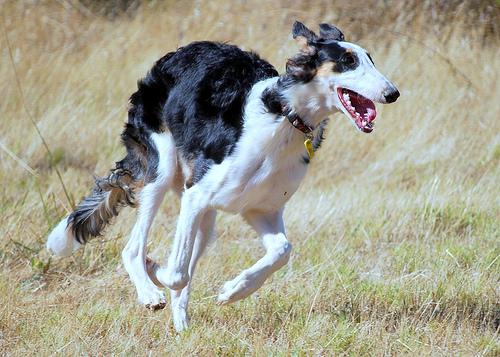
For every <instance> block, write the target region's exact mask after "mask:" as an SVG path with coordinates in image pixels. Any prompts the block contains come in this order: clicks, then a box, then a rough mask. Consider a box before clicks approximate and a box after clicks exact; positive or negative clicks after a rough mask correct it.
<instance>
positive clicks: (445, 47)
mask: <svg viewBox="0 0 500 357" xmlns="http://www.w3.org/2000/svg"><path fill="white" fill-rule="evenodd" d="M450 4H451V5H450ZM474 4H475V5H476V6H475V7H474V6H473V5H474ZM495 4H496V3H495V2H491V1H481V2H475V3H474V2H451V3H447V2H431V1H424V2H410V3H404V2H392V1H391V2H380V3H379V2H375V1H373V2H368V3H366V2H348V1H339V2H335V4H332V2H330V1H308V2H295V1H276V2H266V1H248V2H247V1H238V2H233V1H225V0H222V1H216V2H202V1H187V2H174V1H167V2H148V3H143V4H142V5H140V6H138V7H135V8H134V9H132V10H130V11H129V12H126V13H124V14H121V15H120V16H116V17H114V18H112V19H110V18H109V17H106V16H104V15H96V13H95V12H93V11H94V9H93V8H89V7H86V6H84V5H82V3H80V2H75V1H54V2H49V1H36V2H29V1H24V2H19V1H17V2H11V1H7V2H3V3H1V11H2V21H3V23H2V32H4V34H5V36H7V38H8V40H9V42H10V50H11V53H12V59H11V57H10V56H9V46H7V42H6V37H5V36H3V35H2V36H1V40H0V43H1V45H0V51H1V58H0V63H1V66H0V78H1V86H0V98H2V99H1V100H0V113H1V114H0V116H1V119H0V168H1V170H0V180H1V183H2V184H1V185H0V212H1V221H0V236H2V240H1V242H0V269H1V270H0V271H1V275H0V297H1V306H0V353H2V354H9V355H21V354H23V355H24V354H26V353H28V352H31V353H33V352H35V351H36V352H37V353H38V354H43V355H47V354H51V353H60V354H64V355H66V354H80V353H85V354H109V353H125V354H132V353H139V354H147V353H149V352H152V353H154V354H164V353H176V354H208V355H215V354H217V355H218V354H226V355H234V354H243V353H248V354H257V355H267V354H285V355H286V354H289V353H299V354H300V353H303V354H306V355H309V354H318V355H331V354H335V353H337V354H340V353H350V354H354V355H359V354H375V355H378V354H384V353H386V354H393V355H399V354H403V353H407V354H416V353H424V354H443V355H455V354H463V355H475V354H479V355H481V354H483V355H495V354H498V353H500V344H499V337H498V328H499V327H498V326H499V322H500V304H499V295H500V291H499V285H498V277H499V276H500V259H499V258H498V257H499V255H500V244H499V237H500V227H499V218H500V210H499V207H500V188H499V185H498V180H499V174H500V171H499V170H500V169H499V167H500V165H499V161H500V134H499V131H498V129H497V126H498V123H497V122H498V118H499V114H500V104H499V101H498V95H499V93H500V91H499V89H500V88H499V86H500V84H499V83H500V82H499V81H498V73H499V70H500V62H499V60H498V58H500V49H499V48H500V47H499V46H498V44H499V42H500V41H499V31H498V22H497V20H498V13H499V9H498V5H495ZM295 19H300V20H302V21H304V22H305V23H306V24H308V25H311V26H314V25H315V24H317V23H319V22H332V23H335V24H336V25H338V26H339V27H340V28H342V29H343V30H344V33H345V34H346V37H347V38H348V39H349V40H352V41H356V42H358V43H360V44H361V45H362V46H364V47H365V48H367V49H369V50H370V52H371V53H372V57H373V58H374V60H375V63H376V65H377V67H378V68H379V69H380V71H381V72H382V73H384V74H386V75H387V76H388V77H389V78H391V79H392V80H393V81H394V82H395V83H396V84H397V85H398V87H399V88H400V90H401V92H402V96H401V98H400V100H398V102H397V103H396V104H394V105H390V106H387V107H385V106H384V107H382V106H379V107H378V110H379V112H380V114H379V118H378V119H377V127H376V131H375V132H374V133H373V134H371V135H363V134H360V133H358V132H356V131H355V130H354V129H353V128H352V126H351V125H349V123H348V120H346V119H345V118H343V117H342V116H340V115H337V116H335V117H333V118H332V120H331V122H330V125H329V128H328V133H327V140H326V142H325V145H324V146H323V148H322V149H321V151H319V152H318V154H317V157H315V159H314V161H313V163H312V165H311V167H310V172H309V175H308V178H307V179H306V181H305V182H304V183H303V185H302V187H301V189H300V190H299V192H298V193H297V194H296V195H295V196H294V198H293V199H292V201H291V202H290V204H289V205H288V208H287V211H286V216H287V222H288V234H289V237H290V239H291V241H292V242H293V243H294V253H293V258H292V262H291V263H290V264H289V265H288V266H287V267H286V268H284V269H283V270H281V271H280V272H279V273H278V274H277V275H276V276H275V278H274V279H273V280H272V282H270V283H268V284H266V285H265V286H264V287H263V288H262V289H261V290H260V292H259V294H257V295H254V296H252V297H251V298H249V299H247V300H245V301H242V302H240V303H237V304H235V305H233V306H230V307H225V308H222V309H221V308H218V307H216V306H215V305H214V303H213V296H212V295H214V294H216V293H217V290H218V287H219V286H221V284H222V283H223V282H224V281H225V280H227V279H229V278H231V277H233V276H234V275H235V274H236V273H237V272H238V271H239V270H240V269H241V267H242V266H247V265H250V264H251V262H253V261H255V260H256V259H258V258H259V257H260V256H261V254H262V251H260V248H259V246H260V245H259V242H258V241H257V239H256V237H255V236H254V234H253V233H252V232H251V231H250V229H249V228H248V227H247V226H245V225H244V224H243V222H242V221H241V220H240V219H239V218H237V217H234V216H229V215H221V217H219V219H218V227H219V228H218V235H219V237H220V238H219V241H218V242H217V243H216V244H215V247H214V248H213V249H211V250H209V252H208V254H207V256H206V257H205V258H204V259H203V260H202V262H201V264H200V269H199V270H198V275H197V276H196V277H195V282H194V284H195V287H194V292H193V303H192V309H191V310H192V316H193V321H192V323H193V327H192V328H191V329H190V330H189V331H188V332H187V333H185V334H183V335H182V336H180V337H179V338H176V337H175V334H174V332H173V331H172V330H171V329H170V328H169V327H168V326H169V323H170V314H169V312H168V311H165V312H160V313H157V314H152V313H149V312H147V311H145V310H144V309H143V308H141V307H140V306H137V304H136V301H135V295H134V294H135V293H134V291H133V288H132V285H131V284H130V283H129V282H128V279H127V276H126V274H125V272H124V271H123V268H122V266H121V263H120V259H119V256H120V254H119V253H120V250H121V248H122V246H123V241H124V240H125V239H126V236H127V234H128V231H129V228H130V226H131V222H133V220H134V212H132V211H126V212H124V213H123V214H122V216H121V217H120V218H119V219H118V220H117V223H116V224H115V225H114V226H113V227H112V228H111V229H109V230H108V232H107V235H106V239H104V240H101V241H94V242H92V243H91V244H89V245H88V246H87V247H86V249H85V250H84V251H82V252H79V253H78V254H77V255H76V256H75V257H74V258H71V259H65V260H64V259H61V260H59V259H55V260H52V261H50V260H49V258H48V256H47V254H46V252H44V251H43V244H44V240H45V237H46V234H47V232H48V231H49V230H50V228H51V227H52V226H53V225H54V224H55V222H56V221H57V220H58V219H59V218H60V217H61V216H62V215H63V214H65V213H66V212H67V211H68V210H69V209H70V204H69V203H68V200H66V199H65V195H64V191H63V187H62V185H61V180H59V179H58V177H57V172H56V168H57V169H58V170H59V171H60V172H61V179H62V181H63V182H64V184H65V185H66V186H67V189H68V192H69V193H70V195H71V196H72V197H71V199H74V200H78V199H79V198H80V197H81V196H83V195H84V194H85V193H87V192H88V190H89V189H90V186H91V181H92V175H93V174H94V173H96V174H98V175H102V174H104V173H105V172H107V170H108V169H109V168H110V167H111V166H112V164H113V162H114V161H115V160H118V159H120V158H121V156H122V155H123V148H122V147H121V145H120V143H119V139H118V138H119V133H120V131H121V128H122V125H123V122H124V120H125V118H126V109H127V99H128V96H129V95H130V94H131V93H132V92H133V91H134V90H135V82H136V80H137V79H138V78H140V77H141V76H143V75H144V74H145V73H146V71H147V70H148V69H149V67H150V66H151V65H152V63H153V62H154V61H155V60H156V59H157V58H159V57H160V56H161V55H163V54H164V53H165V52H167V51H171V50H173V49H175V48H176V47H178V46H180V45H184V44H187V43H189V42H190V41H193V40H198V39H210V40H219V41H230V42H232V43H235V44H238V45H240V46H241V47H243V48H244V49H253V50H256V51H257V52H259V53H260V54H261V55H262V56H263V57H264V58H266V59H268V60H269V61H270V62H271V63H273V64H275V65H276V67H277V68H278V69H279V70H280V71H282V70H283V67H284V63H285V60H286V58H288V57H289V56H291V55H292V54H294V52H295V51H296V48H295V45H294V44H293V41H291V40H290V35H289V32H290V27H291V23H292V22H293V21H294V20H295ZM14 68H15V70H16V71H17V76H18V79H19V83H20V86H21V87H22V88H21V90H22V92H23V93H24V101H25V103H26V107H27V108H28V111H29V112H31V115H32V117H33V119H34V121H35V123H36V125H37V127H38V128H39V130H40V133H41V135H42V136H43V138H45V140H46V141H47V144H48V146H49V147H50V150H51V152H52V155H51V156H52V157H50V155H48V153H47V150H46V149H45V148H44V146H43V143H42V141H41V140H40V136H39V135H38V134H37V132H36V129H35V127H34V126H33V124H32V123H31V122H30V118H29V116H28V115H27V113H26V108H24V106H23V98H22V97H21V96H20V95H19V89H20V88H18V86H17V84H16V78H15V76H14V73H15V72H14ZM177 210H178V202H177V200H176V198H175V197H174V196H173V195H169V196H168V197H167V199H166V200H165V204H164V205H163V208H162V210H161V212H160V214H159V216H158V218H157V221H156V225H155V228H154V229H153V232H152V234H151V244H150V251H151V254H152V255H153V256H155V257H156V258H158V259H163V257H164V256H166V253H167V252H168V249H169V245H170V239H169V237H171V236H172V234H173V232H174V224H175V219H176V214H177Z"/></svg>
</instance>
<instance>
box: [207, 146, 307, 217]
mask: <svg viewBox="0 0 500 357" xmlns="http://www.w3.org/2000/svg"><path fill="white" fill-rule="evenodd" d="M246 149H247V150H246V151H241V152H240V153H241V154H240V155H237V156H235V157H234V158H232V160H230V161H228V162H227V163H226V165H221V167H219V168H218V169H219V172H217V171H215V172H213V176H214V177H217V178H218V179H217V180H216V181H218V182H217V183H216V182H214V183H215V185H214V188H215V187H216V186H217V189H216V193H215V195H214V197H213V205H214V206H216V207H218V208H219V209H222V210H226V211H229V212H234V213H236V212H244V211H248V210H265V211H275V210H278V209H280V208H281V207H283V206H284V204H285V203H286V202H287V201H288V200H289V199H290V197H291V196H292V195H293V194H294V193H295V191H296V190H297V189H298V187H299V185H300V182H301V181H302V179H303V177H304V175H305V173H306V169H307V167H306V165H305V164H304V163H303V162H302V161H301V160H300V157H297V156H294V157H292V158H290V157H286V155H281V156H280V155H277V156H273V155H264V154H262V153H257V152H253V150H252V148H250V147H249V148H246ZM253 149H255V148H253Z"/></svg>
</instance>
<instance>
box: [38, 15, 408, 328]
mask: <svg viewBox="0 0 500 357" xmlns="http://www.w3.org/2000/svg"><path fill="white" fill-rule="evenodd" d="M292 35H293V38H294V39H295V40H296V42H297V43H298V45H299V52H298V53H297V54H296V55H295V56H293V57H292V58H290V59H289V60H288V61H287V63H286V72H285V73H284V74H282V75H279V74H278V72H277V71H276V70H275V68H274V67H273V66H272V65H271V64H269V63H268V62H266V61H265V60H263V59H261V58H260V57H259V56H258V55H256V54H255V53H252V52H245V51H242V50H241V49H239V48H238V47H235V46H232V45H229V44H223V43H217V42H207V41H204V42H194V43H191V44H189V45H187V46H185V47H181V48H179V49H178V50H177V51H175V52H170V53H168V54H167V55H165V56H164V57H162V58H161V59H160V60H158V61H157V62H156V63H155V64H154V66H153V67H152V69H151V70H150V71H149V73H148V74H147V76H146V77H145V78H144V79H142V80H140V81H139V82H138V89H137V91H136V92H135V93H134V94H132V96H131V97H130V108H129V111H128V121H127V123H126V124H125V129H124V131H123V132H122V134H121V139H122V142H123V144H124V145H125V147H126V149H127V154H126V156H125V158H124V159H122V160H121V161H118V162H116V166H115V168H114V169H113V170H112V171H111V173H110V174H109V176H107V177H105V178H100V179H97V180H96V182H95V186H94V188H93V191H92V193H91V194H90V195H89V196H88V197H86V198H84V199H83V201H82V202H81V203H80V204H79V205H78V206H77V207H76V209H75V210H74V212H72V213H71V214H70V215H69V216H67V217H65V218H64V219H63V220H62V221H61V222H60V223H59V224H58V225H57V226H56V227H55V228H54V230H53V231H52V232H51V233H50V235H49V237H48V241H47V248H48V249H49V250H50V251H51V252H53V253H54V254H57V255H59V256H68V255H70V254H71V253H72V252H73V250H75V249H76V248H78V247H79V246H80V245H82V244H84V243H85V242H87V240H88V239H90V238H92V237H97V236H100V235H101V234H102V232H103V230H104V228H105V226H106V225H107V224H109V223H110V222H111V220H112V219H113V218H114V217H115V216H117V215H118V212H119V210H120V208H121V207H123V206H133V207H135V206H136V207H138V215H137V221H136V223H135V225H134V227H133V229H132V233H131V235H130V239H129V241H128V243H127V245H126V246H125V248H124V250H123V252H122V258H123V264H124V266H125V268H126V270H127V272H128V274H129V275H130V279H131V280H132V282H133V283H134V285H135V287H136V289H137V295H138V298H139V302H140V303H141V304H144V305H145V306H146V307H148V308H149V309H153V310H156V309H161V308H164V307H165V305H166V299H165V295H164V292H163V290H162V288H164V287H167V288H169V289H170V294H171V308H172V316H173V322H174V325H175V328H176V329H177V330H178V331H181V330H183V329H185V328H186V327H187V326H188V314H187V306H188V300H189V291H190V282H191V279H192V277H193V273H194V270H195V266H196V263H197V261H198V259H199V258H200V256H201V255H202V254H203V251H204V250H205V248H206V246H207V242H208V241H209V240H210V237H211V236H212V235H213V231H214V222H215V216H216V211H217V210H223V211H226V212H231V213H239V214H240V215H242V217H243V218H244V219H245V220H246V221H247V222H248V223H249V224H250V225H251V226H252V227H253V228H254V229H255V231H256V232H257V234H258V235H259V236H260V237H261V239H262V242H263V245H264V247H265V250H266V253H265V255H264V256H263V257H262V258H261V259H260V260H258V261H257V262H256V263H255V264H254V265H253V266H251V267H249V268H247V269H245V270H243V271H242V272H241V274H239V275H238V276H237V277H236V278H234V279H233V280H230V281H228V282H226V283H225V284H224V286H223V287H222V290H221V292H220V294H219V296H218V300H217V301H218V303H219V304H222V305H223V304H228V303H232V302H235V301H237V300H240V299H243V298H245V297H247V296H249V295H250V294H252V293H253V292H254V291H256V290H257V289H258V288H259V287H261V286H262V284H263V283H264V282H265V280H266V279H267V278H268V277H269V276H270V275H271V274H272V273H273V272H275V271H276V270H278V269H280V268H281V267H282V266H283V265H285V264H286V263H287V261H288V259H289V256H290V252H291V249H292V245H291V244H290V242H289V241H288V239H287V236H286V233H285V224H284V222H283V210H284V207H285V204H286V203H287V201H288V200H289V199H290V197H292V195H293V194H294V193H295V191H296V190H297V188H298V187H299V184H300V182H301V181H302V179H303V178H304V176H305V174H306V172H307V166H308V163H309V161H310V160H311V157H312V155H313V154H314V151H315V150H317V149H318V148H319V145H320V144H321V141H322V139H323V129H324V127H325V125H326V120H325V118H326V117H327V116H328V115H330V114H332V113H334V112H337V111H340V112H342V113H344V114H345V115H346V116H347V117H348V118H349V119H351V121H352V122H353V124H354V125H355V126H356V127H357V129H359V130H360V131H362V132H364V133H370V132H371V131H372V130H373V127H374V120H375V117H376V110H375V105H374V103H373V102H378V103H392V102H394V101H396V99H397V98H398V97H399V92H398V90H397V89H396V87H395V86H394V85H393V84H392V83H391V82H390V81H389V80H388V79H386V78H385V77H384V76H383V75H382V74H380V72H378V71H377V69H376V68H375V66H374V63H373V61H372V59H371V57H370V55H369V54H368V52H367V51H365V50H364V49H363V48H361V47H360V46H358V45H356V44H353V43H350V42H346V41H345V40H344V35H343V34H342V32H341V31H340V30H339V29H338V28H336V27H335V26H332V25H328V24H321V25H320V33H319V36H318V35H317V34H315V33H314V32H313V31H311V30H310V29H308V28H307V27H306V26H304V25H303V24H302V23H300V22H295V23H294V25H293V29H292ZM169 189H170V190H173V191H175V192H176V193H177V194H178V195H179V196H180V199H181V209H180V213H179V217H178V222H177V230H176V233H175V239H174V242H173V246H172V249H171V253H170V256H169V258H168V260H167V262H166V264H165V265H164V266H160V265H159V264H157V263H156V262H154V261H152V260H151V259H150V258H148V257H147V255H146V242H147V237H148V232H149V229H150V227H151V224H152V222H153V218H154V217H155V215H156V213H157V211H158V208H159V206H160V204H161V202H162V200H163V197H164V195H165V192H166V191H167V190H169Z"/></svg>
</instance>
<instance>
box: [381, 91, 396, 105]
mask: <svg viewBox="0 0 500 357" xmlns="http://www.w3.org/2000/svg"><path fill="white" fill-rule="evenodd" d="M384 98H385V101H386V103H394V102H395V101H396V100H397V99H398V98H399V91H398V90H397V89H394V90H389V91H387V92H386V93H384Z"/></svg>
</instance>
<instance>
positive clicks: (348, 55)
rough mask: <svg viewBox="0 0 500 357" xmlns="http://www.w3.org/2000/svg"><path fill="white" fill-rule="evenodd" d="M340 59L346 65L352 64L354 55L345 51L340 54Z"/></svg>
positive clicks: (354, 60)
mask: <svg viewBox="0 0 500 357" xmlns="http://www.w3.org/2000/svg"><path fill="white" fill-rule="evenodd" d="M341 61H342V63H343V64H345V65H347V66H352V65H354V64H355V63H356V57H354V55H353V54H352V53H350V52H347V53H345V54H344V55H343V56H342V58H341Z"/></svg>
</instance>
